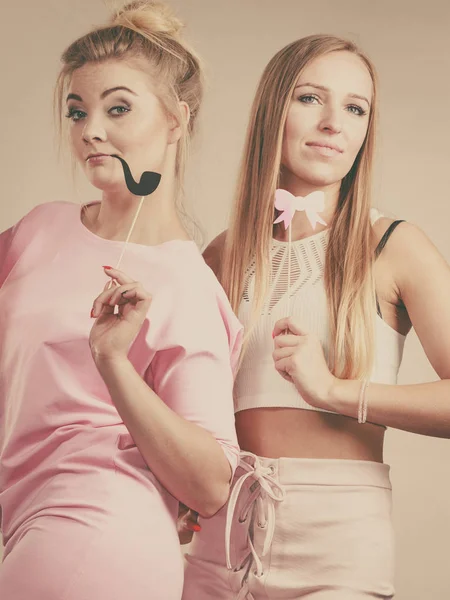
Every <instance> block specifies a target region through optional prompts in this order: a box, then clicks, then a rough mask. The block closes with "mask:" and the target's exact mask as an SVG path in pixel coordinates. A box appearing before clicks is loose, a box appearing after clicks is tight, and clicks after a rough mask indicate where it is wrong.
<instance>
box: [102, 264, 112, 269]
mask: <svg viewBox="0 0 450 600" xmlns="http://www.w3.org/2000/svg"><path fill="white" fill-rule="evenodd" d="M103 268H104V269H112V267H108V265H106V266H104V267H103Z"/></svg>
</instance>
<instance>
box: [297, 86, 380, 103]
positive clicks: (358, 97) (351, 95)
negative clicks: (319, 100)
mask: <svg viewBox="0 0 450 600" xmlns="http://www.w3.org/2000/svg"><path fill="white" fill-rule="evenodd" d="M299 87H313V88H316V89H318V90H323V91H324V92H330V91H331V90H330V88H327V87H325V86H324V85H318V84H317V83H300V84H299V85H297V86H295V89H297V88H299ZM347 95H348V96H349V97H350V98H357V99H358V100H364V102H367V104H368V105H369V106H370V102H369V100H368V99H367V98H366V97H365V96H360V95H359V94H347Z"/></svg>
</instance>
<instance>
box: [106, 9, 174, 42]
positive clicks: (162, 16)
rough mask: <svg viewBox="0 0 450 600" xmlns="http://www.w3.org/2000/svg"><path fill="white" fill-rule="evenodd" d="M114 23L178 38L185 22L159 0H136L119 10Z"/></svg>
mask: <svg viewBox="0 0 450 600" xmlns="http://www.w3.org/2000/svg"><path fill="white" fill-rule="evenodd" d="M112 25H113V26H118V25H122V26H123V27H130V28H131V29H135V30H142V31H145V32H148V33H151V34H154V35H158V34H159V35H166V36H170V37H174V38H176V37H177V35H178V34H179V32H180V31H181V29H182V28H183V27H184V24H183V23H182V21H180V19H178V17H177V16H176V15H175V13H174V12H173V10H172V9H171V8H170V7H169V6H168V5H167V4H164V3H163V2H159V1H158V0H136V1H134V2H130V3H129V4H126V5H125V6H124V7H123V8H121V9H120V10H118V11H117V13H116V14H115V16H114V17H113V19H112Z"/></svg>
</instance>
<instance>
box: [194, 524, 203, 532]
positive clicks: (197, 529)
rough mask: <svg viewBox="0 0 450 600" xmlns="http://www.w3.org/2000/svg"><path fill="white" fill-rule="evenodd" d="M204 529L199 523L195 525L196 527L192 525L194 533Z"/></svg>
mask: <svg viewBox="0 0 450 600" xmlns="http://www.w3.org/2000/svg"><path fill="white" fill-rule="evenodd" d="M201 530H202V528H201V527H200V525H199V524H198V523H195V524H194V525H192V531H201Z"/></svg>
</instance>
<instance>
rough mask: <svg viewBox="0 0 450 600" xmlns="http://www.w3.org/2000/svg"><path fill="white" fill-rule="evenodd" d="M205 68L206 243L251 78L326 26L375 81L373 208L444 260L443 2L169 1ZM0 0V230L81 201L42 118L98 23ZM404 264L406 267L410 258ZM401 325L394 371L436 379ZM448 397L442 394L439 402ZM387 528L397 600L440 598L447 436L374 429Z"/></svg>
mask: <svg viewBox="0 0 450 600" xmlns="http://www.w3.org/2000/svg"><path fill="white" fill-rule="evenodd" d="M172 3H173V5H174V6H176V7H177V8H178V9H179V11H180V14H181V15H182V16H183V17H184V18H185V20H186V22H187V23H188V30H187V33H188V37H189V39H191V41H192V42H194V43H195V44H196V47H197V49H198V51H199V52H201V53H202V55H203V56H204V59H205V61H206V62H207V64H208V76H209V83H208V93H207V97H206V101H205V104H204V110H203V115H202V132H201V135H200V136H199V137H198V140H197V144H196V145H197V149H196V151H195V154H194V156H193V159H192V163H191V170H190V173H189V185H188V192H189V197H190V199H191V202H193V204H194V205H195V209H196V211H195V212H196V215H197V216H200V217H201V218H199V221H200V223H201V225H202V227H203V230H204V236H205V241H209V239H211V238H212V236H213V235H215V234H216V233H218V232H219V231H220V230H222V229H223V228H224V226H225V223H226V219H227V215H228V210H229V206H230V200H231V197H232V193H233V186H234V181H235V174H236V168H237V163H238V160H239V157H240V153H241V146H242V142H243V136H244V130H245V126H246V122H247V117H248V112H249V106H250V102H251V99H252V96H253V93H254V90H255V86H256V82H257V80H258V78H259V76H260V73H261V71H262V69H263V67H264V65H265V64H266V63H267V61H268V60H269V58H270V57H271V56H272V55H273V54H274V53H275V52H276V51H277V50H278V49H279V48H280V47H282V46H284V45H285V44H287V43H288V42H290V41H292V40H294V39H296V38H299V37H302V36H304V35H307V34H310V33H319V32H324V33H326V32H329V33H334V34H338V35H343V36H348V37H350V38H352V39H354V40H355V41H357V42H359V43H360V44H361V45H362V47H363V48H364V49H365V50H366V51H367V52H368V53H369V54H370V55H371V57H372V58H373V59H374V61H375V64H376V65H377V67H378V71H379V74H380V79H381V100H382V107H381V108H382V122H381V130H380V147H379V160H378V173H377V179H376V187H375V190H376V204H377V205H378V206H379V207H380V208H382V209H383V210H385V211H387V212H388V213H389V214H393V215H398V216H400V217H402V218H404V219H407V220H409V221H412V222H415V223H417V224H419V225H420V226H421V227H422V228H423V229H424V230H425V232H426V233H427V234H428V235H429V236H430V237H431V238H432V239H433V241H434V242H435V244H436V245H437V246H438V248H439V249H440V250H441V251H442V252H443V254H444V255H445V256H446V258H447V260H450V244H449V242H448V228H449V222H450V206H449V197H448V188H446V187H445V186H446V185H447V182H448V173H449V168H450V152H449V139H450V117H449V111H450V76H449V74H450V47H449V46H450V43H449V38H450V3H448V1H447V0H427V1H426V2H420V3H418V2H417V3H416V2H414V1H412V0H405V1H398V0H378V1H377V2H373V1H371V0H315V1H314V2H306V1H301V0H276V1H275V0H228V1H226V2H225V1H219V0H184V1H183V0H173V2H172ZM20 7H21V9H23V10H25V12H26V17H27V19H25V18H24V17H21V18H20V19H19V20H17V19H18V12H17V10H18V8H17V6H16V4H15V3H12V2H6V1H3V2H2V11H1V12H2V23H3V25H4V27H3V28H2V36H1V40H0V44H1V46H0V51H1V52H0V55H1V56H2V67H1V71H2V74H1V82H2V84H1V88H2V93H1V95H0V107H1V121H2V123H1V155H0V158H1V167H0V168H1V178H0V197H1V203H0V228H1V229H2V230H3V229H4V228H6V227H7V226H9V225H11V224H12V223H14V222H15V221H16V220H18V219H19V218H20V217H21V216H22V215H23V214H24V213H25V212H27V211H28V210H29V209H30V208H31V207H33V206H34V205H36V204H38V203H41V202H46V201H48V200H55V199H72V200H74V201H77V202H79V201H87V200H88V199H94V198H96V197H97V193H96V190H93V189H89V188H88V187H87V185H86V184H84V183H81V184H80V185H79V186H77V189H75V188H74V185H73V183H72V179H71V175H70V170H68V169H66V168H64V167H63V166H62V165H61V164H59V163H58V162H57V159H56V152H55V144H54V137H53V124H52V114H51V102H52V88H53V83H54V80H55V76H56V73H57V68H58V60H59V54H60V53H61V51H62V50H63V48H64V47H65V46H66V45H67V44H68V43H69V42H71V41H72V40H73V39H74V38H75V36H78V35H80V34H82V33H84V32H85V30H86V28H87V27H89V26H90V25H92V24H95V23H99V22H102V20H103V17H104V15H105V14H106V10H105V8H104V6H103V3H102V2H101V0H38V1H36V0H24V1H23V2H21V3H20ZM411 268H414V265H411ZM435 378H436V375H435V373H434V371H433V369H432V368H431V367H430V366H429V364H428V362H427V360H426V357H425V356H424V354H423V352H422V350H421V348H420V344H419V343H418V341H417V339H416V338H415V336H414V335H411V336H410V337H409V339H408V342H407V345H406V352H405V359H404V363H403V366H402V369H401V381H402V382H403V381H405V382H419V381H426V380H429V379H435ZM449 402H450V398H449ZM386 460H387V461H388V462H389V463H390V464H391V465H392V480H393V484H394V501H395V514H394V522H395V529H396V533H397V560H398V566H397V591H398V594H397V598H398V600H444V599H446V598H449V597H450V573H449V558H448V557H449V554H450V553H449V539H450V481H449V476H448V475H449V464H450V442H449V441H447V440H437V439H429V438H426V437H421V436H415V435H411V434H408V433H403V432H399V431H390V432H389V433H388V436H387V446H386Z"/></svg>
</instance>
